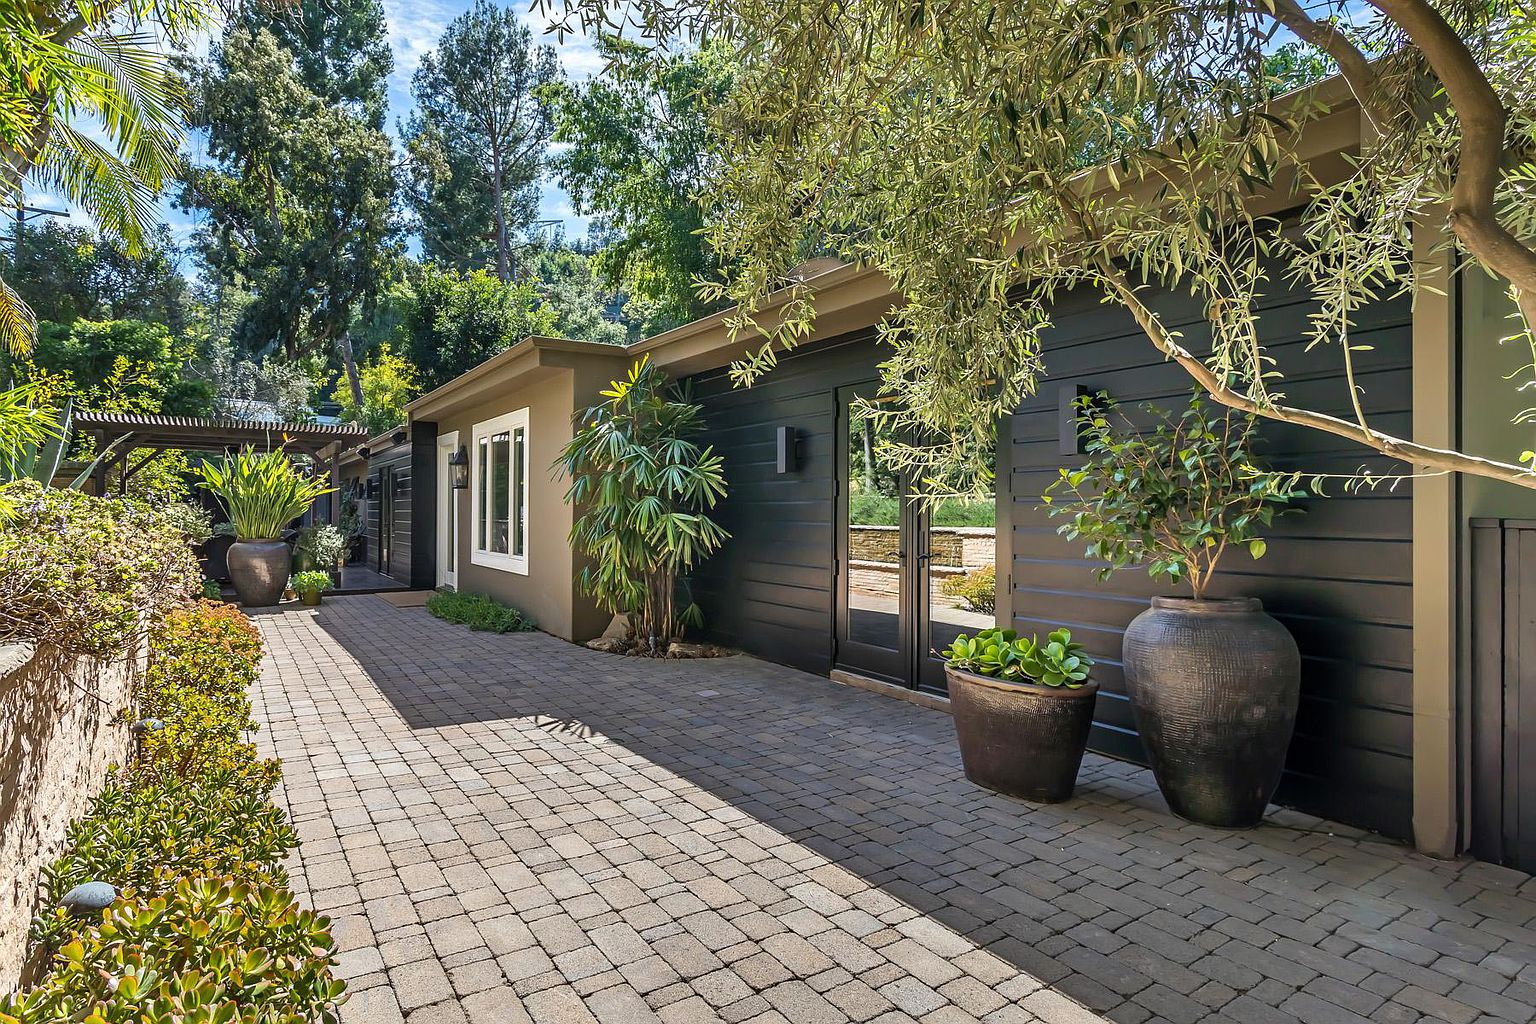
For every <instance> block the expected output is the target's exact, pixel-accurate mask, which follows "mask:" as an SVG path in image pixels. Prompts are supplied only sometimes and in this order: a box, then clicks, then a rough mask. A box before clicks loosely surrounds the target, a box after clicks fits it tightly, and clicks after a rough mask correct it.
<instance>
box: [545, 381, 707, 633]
mask: <svg viewBox="0 0 1536 1024" xmlns="http://www.w3.org/2000/svg"><path fill="white" fill-rule="evenodd" d="M602 395H603V398H604V401H603V402H601V403H599V404H597V405H595V406H593V407H592V408H590V409H588V410H587V411H586V412H585V413H584V414H582V417H581V420H580V423H579V424H578V429H577V431H576V435H575V436H574V437H572V438H571V441H570V443H569V444H567V445H566V446H565V449H564V450H563V451H562V452H561V455H560V462H559V463H558V464H557V465H558V466H559V467H560V468H561V469H562V470H563V472H565V473H566V474H568V475H569V476H570V477H571V485H570V487H569V488H568V489H567V490H566V495H565V497H566V500H567V501H568V502H570V503H571V504H572V505H574V506H575V507H577V508H578V509H580V510H581V512H580V514H579V515H578V516H577V517H576V521H575V523H574V524H573V525H572V526H571V543H572V545H573V546H574V547H575V548H576V550H577V552H578V553H579V554H581V555H582V556H584V557H586V558H587V559H589V560H590V564H588V565H587V567H586V568H584V569H583V570H582V572H581V586H582V590H583V591H584V592H585V593H587V594H588V595H590V596H591V597H593V598H595V599H596V600H597V602H598V604H599V605H601V606H602V607H603V608H605V609H607V610H608V611H610V612H613V613H615V614H623V615H627V616H629V619H630V624H631V626H632V628H633V631H634V635H635V638H636V639H637V641H638V642H639V643H640V645H641V646H642V647H643V648H645V649H646V650H648V651H649V652H651V653H658V654H659V653H664V652H665V651H666V648H667V644H668V643H669V642H670V641H671V640H672V638H673V637H674V636H675V635H677V634H679V633H681V631H682V629H683V626H684V623H685V622H689V621H691V622H695V623H696V622H697V621H699V613H698V609H697V608H696V607H695V606H693V605H691V604H690V605H689V606H688V607H686V608H684V609H683V610H682V611H679V610H678V609H677V607H676V603H677V602H676V594H677V584H678V578H679V577H680V576H682V575H684V574H686V573H687V572H688V570H690V569H691V568H693V566H694V565H695V564H696V563H697V562H698V561H699V560H701V559H702V558H704V557H705V556H707V555H709V554H710V553H712V552H713V551H715V550H716V549H718V548H719V547H720V545H721V544H722V543H724V542H725V540H726V538H727V537H729V536H730V535H729V534H728V533H726V532H725V530H724V529H722V528H721V527H720V525H719V524H718V523H716V522H715V521H714V520H713V519H711V518H710V517H709V516H708V515H707V514H706V513H707V511H708V510H709V509H712V508H713V507H714V506H715V503H716V502H718V501H719V500H720V499H721V498H723V497H725V494H726V484H725V475H724V473H723V472H722V463H721V459H720V456H719V455H716V454H715V451H714V449H713V448H710V447H702V448H701V447H700V446H699V445H698V444H697V443H696V442H695V441H694V438H695V437H697V436H698V435H699V433H700V432H701V431H702V429H703V423H702V420H701V413H702V410H701V409H700V408H699V406H697V405H695V404H693V403H692V402H689V401H687V400H686V398H685V397H683V396H682V395H681V394H680V393H679V392H678V391H676V390H675V389H674V388H673V386H672V385H671V384H670V383H669V382H668V380H667V377H666V375H665V374H664V373H662V372H661V371H660V370H658V369H657V368H656V367H655V366H653V365H652V364H651V362H650V360H649V358H648V357H645V358H641V360H640V361H639V362H637V363H636V364H635V365H634V367H633V368H631V370H630V372H629V376H628V377H627V378H626V379H624V380H621V381H614V382H613V383H612V384H611V385H610V387H609V389H608V390H606V391H604V392H602Z"/></svg>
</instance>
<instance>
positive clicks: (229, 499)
mask: <svg viewBox="0 0 1536 1024" xmlns="http://www.w3.org/2000/svg"><path fill="white" fill-rule="evenodd" d="M197 472H198V475H199V476H201V477H202V482H201V486H202V487H204V488H205V489H207V490H208V491H210V492H212V493H213V494H214V495H215V496H217V497H218V498H219V500H220V501H222V502H223V503H224V508H225V510H226V511H227V512H228V513H229V521H230V522H231V523H232V524H233V525H234V527H235V537H236V539H238V540H273V539H276V538H277V537H279V536H281V535H282V532H283V531H284V530H285V529H287V527H288V524H289V523H291V522H293V521H294V520H295V519H297V518H298V517H299V516H301V515H303V514H304V510H305V509H306V508H308V507H309V505H310V503H311V502H313V501H314V500H315V499H316V498H321V497H324V496H325V495H327V494H330V493H331V491H332V490H334V488H331V487H327V486H325V485H324V484H323V483H321V482H320V481H319V480H316V479H314V478H312V477H308V476H305V475H304V474H303V473H301V472H300V471H299V468H298V467H297V466H295V465H294V464H293V460H292V459H290V458H289V457H288V453H287V452H284V451H283V450H282V449H281V448H276V449H273V450H272V451H269V452H264V453H258V452H257V451H256V450H255V449H254V448H245V449H243V450H241V451H240V452H238V453H236V454H235V455H234V456H233V457H232V458H229V459H226V460H224V461H222V462H218V461H212V460H210V461H208V462H204V463H203V464H202V465H201V466H199V467H198V470H197Z"/></svg>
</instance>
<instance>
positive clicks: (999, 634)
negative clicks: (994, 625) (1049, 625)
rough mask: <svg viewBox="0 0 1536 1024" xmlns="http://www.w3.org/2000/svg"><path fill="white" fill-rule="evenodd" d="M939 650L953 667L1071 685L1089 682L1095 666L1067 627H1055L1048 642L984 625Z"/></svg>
mask: <svg viewBox="0 0 1536 1024" xmlns="http://www.w3.org/2000/svg"><path fill="white" fill-rule="evenodd" d="M937 653H938V654H939V656H940V657H942V658H943V659H944V664H945V665H947V666H949V667H950V668H957V669H961V670H963V671H966V672H975V673H976V674H978V675H983V676H992V677H994V678H997V679H1006V680H1009V681H1011V682H1031V683H1039V684H1041V685H1042V686H1065V687H1068V688H1069V689H1076V688H1078V687H1080V686H1083V685H1085V684H1086V683H1087V682H1088V674H1089V672H1090V671H1091V670H1092V668H1093V659H1092V658H1091V657H1089V656H1088V654H1087V653H1086V652H1084V650H1083V645H1082V644H1079V643H1073V641H1072V633H1071V631H1070V630H1067V629H1057V630H1053V631H1052V632H1051V633H1050V634H1049V635H1048V636H1047V637H1046V638H1045V642H1044V643H1042V642H1041V641H1040V640H1039V639H1038V638H1037V637H1033V636H1032V637H1029V638H1027V639H1025V638H1021V637H1020V636H1019V634H1018V631H1017V630H1012V629H984V630H982V631H981V632H979V633H977V634H976V635H975V636H968V635H967V634H965V633H961V634H960V635H959V636H957V637H955V639H954V641H953V642H952V643H950V645H949V646H948V647H947V648H945V649H944V650H943V651H939V652H937Z"/></svg>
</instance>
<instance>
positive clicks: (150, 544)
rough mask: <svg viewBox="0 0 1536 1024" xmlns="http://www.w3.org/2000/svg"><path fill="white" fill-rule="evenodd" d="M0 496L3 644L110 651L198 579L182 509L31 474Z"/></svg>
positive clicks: (129, 643) (134, 636)
mask: <svg viewBox="0 0 1536 1024" xmlns="http://www.w3.org/2000/svg"><path fill="white" fill-rule="evenodd" d="M0 497H3V498H4V500H5V502H6V503H7V504H8V505H10V506H11V515H10V517H9V518H8V519H7V520H6V521H5V523H4V524H3V525H0V643H15V642H18V641H32V642H35V643H41V644H48V645H51V646H53V647H57V648H59V649H61V650H64V651H67V652H70V653H74V654H88V655H93V656H96V657H112V656H115V655H118V654H121V653H123V652H125V651H127V650H129V649H130V648H132V647H133V646H134V644H135V643H136V642H137V640H138V639H139V637H140V635H141V633H142V630H143V625H144V623H145V622H147V621H151V620H153V619H154V618H157V617H158V616H160V615H162V614H164V612H165V611H166V610H167V609H168V608H170V607H172V606H174V605H176V604H179V603H180V602H181V601H184V600H185V599H186V598H187V597H188V596H189V595H191V594H193V593H195V592H196V591H197V590H198V588H199V586H200V584H201V581H202V573H201V572H200V571H199V569H198V566H197V560H196V559H195V558H193V556H192V550H191V547H190V546H189V545H188V543H187V537H186V535H185V534H184V533H183V524H182V520H184V517H182V516H180V514H179V513H176V514H172V515H168V514H167V513H166V511H165V510H164V509H157V508H153V507H151V506H148V505H144V504H140V503H138V502H135V501H129V500H121V499H115V498H96V497H92V496H91V495H88V494H84V493H82V492H80V491H72V490H56V489H45V488H43V487H42V486H41V485H39V484H37V483H35V482H33V481H30V480H23V481H19V482H16V483H12V484H7V485H6V486H4V487H0Z"/></svg>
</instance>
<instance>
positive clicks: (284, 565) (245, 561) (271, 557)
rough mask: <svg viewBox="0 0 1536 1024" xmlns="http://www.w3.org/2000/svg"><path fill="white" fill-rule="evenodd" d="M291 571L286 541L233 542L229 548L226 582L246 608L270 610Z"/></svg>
mask: <svg viewBox="0 0 1536 1024" xmlns="http://www.w3.org/2000/svg"><path fill="white" fill-rule="evenodd" d="M292 569H293V552H292V550H291V549H290V548H289V547H288V544H287V542H286V541H281V540H237V541H235V542H234V543H233V544H231V545H230V546H229V579H230V582H231V583H233V584H234V585H235V593H237V594H239V595H240V603H241V604H243V605H245V606H246V607H247V608H270V607H272V606H273V605H275V604H277V602H278V601H279V600H281V599H282V596H283V590H284V589H285V588H286V587H287V586H288V576H289V574H290V572H291V570H292Z"/></svg>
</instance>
